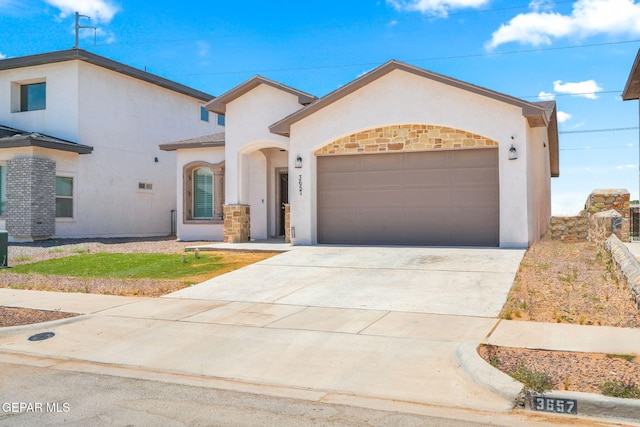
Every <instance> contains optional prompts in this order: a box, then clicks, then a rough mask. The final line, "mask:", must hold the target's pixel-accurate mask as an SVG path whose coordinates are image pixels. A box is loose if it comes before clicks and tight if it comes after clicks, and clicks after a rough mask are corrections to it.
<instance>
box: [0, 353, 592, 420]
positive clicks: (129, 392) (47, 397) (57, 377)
mask: <svg viewBox="0 0 640 427" xmlns="http://www.w3.org/2000/svg"><path fill="white" fill-rule="evenodd" d="M422 409H423V410H425V411H427V412H429V411H433V412H435V413H438V416H427V415H417V414H408V413H400V412H387V411H380V410H375V409H366V408H359V407H351V406H342V405H335V404H325V403H320V402H311V401H304V400H295V399H287V398H278V397H270V396H263V395H254V394H248V393H240V392H233V391H226V390H218V389H213V388H203V387H194V386H187V385H179V384H169V383H163V382H156V381H148V380H138V379H129V378H121V377H115V376H108V375H96V374H90V373H83V372H73V371H64V370H57V369H51V368H41V367H36V366H28V365H18V364H10V363H0V426H12V427H15V426H33V425H44V426H47V425H55V426H57V425H65V426H83V427H84V426H102V425H104V426H132V425H134V426H283V427H287V426H296V427H299V426H327V427H331V426H393V427H398V426H441V427H449V426H451V427H453V426H455V427H470V426H488V425H492V426H496V425H498V426H500V425H503V426H511V425H535V426H551V425H588V424H590V423H588V422H587V424H583V423H582V422H581V421H578V424H576V420H571V419H567V418H564V419H554V418H547V417H540V416H535V417H533V416H531V415H529V414H522V413H520V414H515V415H513V414H488V413H474V412H470V411H462V410H459V411H457V410H448V409H445V408H431V409H429V408H428V407H427V408H424V407H423V408H422ZM474 420H480V421H474ZM554 420H555V421H554ZM582 421H586V420H582ZM565 422H567V424H565ZM557 423H559V424H557ZM594 425H595V424H594ZM597 425H603V424H597Z"/></svg>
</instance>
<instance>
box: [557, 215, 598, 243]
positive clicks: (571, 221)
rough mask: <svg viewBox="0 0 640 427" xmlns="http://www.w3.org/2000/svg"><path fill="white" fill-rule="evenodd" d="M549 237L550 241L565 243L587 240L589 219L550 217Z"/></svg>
mask: <svg viewBox="0 0 640 427" xmlns="http://www.w3.org/2000/svg"><path fill="white" fill-rule="evenodd" d="M549 235H550V236H551V238H552V239H558V240H566V241H580V240H587V238H588V237H589V217H588V216H587V215H578V216H552V217H551V221H550V223H549Z"/></svg>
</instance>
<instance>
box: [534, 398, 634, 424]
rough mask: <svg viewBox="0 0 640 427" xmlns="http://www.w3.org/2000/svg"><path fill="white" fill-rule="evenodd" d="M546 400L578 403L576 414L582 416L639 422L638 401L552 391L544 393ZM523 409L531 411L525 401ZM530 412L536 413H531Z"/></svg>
mask: <svg viewBox="0 0 640 427" xmlns="http://www.w3.org/2000/svg"><path fill="white" fill-rule="evenodd" d="M544 397H546V398H552V399H553V398H559V399H572V400H576V401H577V402H578V414H577V415H579V416H580V415H582V416H585V415H586V416H589V417H598V418H610V419H615V420H623V421H634V422H638V420H640V399H622V398H619V397H609V396H602V395H600V394H593V393H582V392H577V391H561V390H552V391H550V392H547V393H544ZM525 407H526V408H527V409H528V410H531V407H530V402H529V401H528V400H527V399H525ZM532 412H537V411H533V410H532Z"/></svg>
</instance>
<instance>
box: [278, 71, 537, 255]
mask: <svg viewBox="0 0 640 427" xmlns="http://www.w3.org/2000/svg"><path fill="white" fill-rule="evenodd" d="M402 124H426V125H435V126H443V127H450V128H454V129H460V130H464V131H469V132H472V133H475V134H478V135H482V136H484V137H486V138H488V139H490V140H493V141H496V142H497V143H498V145H499V147H500V148H499V168H500V246H501V247H526V246H527V245H528V243H529V240H530V230H529V227H528V219H529V218H528V216H529V209H528V202H529V200H528V198H527V189H528V186H529V183H528V180H529V179H530V178H531V176H530V175H529V174H528V172H527V165H528V155H529V153H528V152H527V150H526V144H527V138H528V136H529V135H528V133H527V128H528V125H527V123H526V119H525V118H524V117H523V115H522V109H521V108H519V107H515V106H512V105H510V104H506V103H503V102H500V101H497V100H494V99H490V98H487V97H483V96H480V95H476V94H473V93H470V92H467V91H463V90H460V89H457V88H453V87H451V86H448V85H444V84H441V83H438V82H435V81H432V80H429V79H425V78H422V77H419V76H415V75H413V74H409V73H406V72H403V71H401V70H395V71H392V72H391V73H389V74H387V75H385V76H383V77H381V78H379V79H378V80H376V81H374V82H372V83H370V84H368V85H367V86H365V87H363V88H361V89H359V90H358V91H356V92H354V93H352V94H349V95H347V96H346V97H344V98H342V99H340V100H338V101H336V102H334V103H333V104H330V105H329V106H327V107H325V108H323V109H322V110H319V111H317V112H316V113H314V114H312V115H310V116H308V117H306V118H304V119H302V120H300V121H298V122H296V123H294V124H292V126H291V132H290V135H291V136H290V139H291V149H290V156H289V171H290V182H291V185H290V192H289V197H290V199H289V201H290V203H291V226H292V227H293V228H295V237H294V238H292V241H293V242H294V243H295V244H316V243H317V205H316V198H317V194H316V185H317V182H316V156H315V151H316V150H318V149H320V148H322V147H324V146H326V145H327V144H329V143H331V142H332V141H335V140H338V139H340V138H343V137H345V136H347V135H350V134H354V133H358V132H360V131H362V130H366V129H372V128H377V127H385V126H390V125H402ZM512 137H513V138H514V139H512ZM512 142H513V144H514V146H516V148H517V150H518V152H519V158H518V160H514V161H509V160H508V159H507V155H508V148H509V147H510V145H511V143H512ZM297 155H300V156H301V157H302V159H303V166H302V168H300V169H295V168H294V162H295V158H296V156H297ZM291 171H293V172H291ZM532 185H533V184H532ZM300 187H301V189H302V191H300ZM300 193H302V194H300Z"/></svg>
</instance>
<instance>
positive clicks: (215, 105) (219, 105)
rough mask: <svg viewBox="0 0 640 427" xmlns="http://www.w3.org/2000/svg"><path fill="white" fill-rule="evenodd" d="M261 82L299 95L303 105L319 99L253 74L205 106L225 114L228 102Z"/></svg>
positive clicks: (299, 100)
mask: <svg viewBox="0 0 640 427" xmlns="http://www.w3.org/2000/svg"><path fill="white" fill-rule="evenodd" d="M261 84H264V85H268V86H271V87H274V88H276V89H279V90H282V91H284V92H288V93H290V94H292V95H295V96H297V97H298V102H299V103H300V104H301V105H307V104H310V103H312V102H313V101H314V100H316V99H317V97H315V96H313V95H310V94H308V93H306V92H302V91H299V90H298V89H294V88H292V87H289V86H287V85H283V84H282V83H278V82H274V81H273V80H269V79H267V78H264V77H262V76H253V77H251V78H250V79H249V80H247V81H246V82H244V83H241V84H239V85H238V86H236V87H234V88H233V89H231V90H230V91H228V92H225V93H223V94H222V95H220V96H219V97H217V98H216V99H214V100H212V101H211V102H209V103H208V104H206V105H205V107H206V108H207V109H208V110H209V111H213V112H214V113H218V114H224V113H225V112H226V110H227V104H228V103H229V102H231V101H233V100H234V99H236V98H239V97H241V96H242V95H244V94H245V93H247V92H249V91H251V90H253V89H255V88H256V87H258V86H259V85H261Z"/></svg>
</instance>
